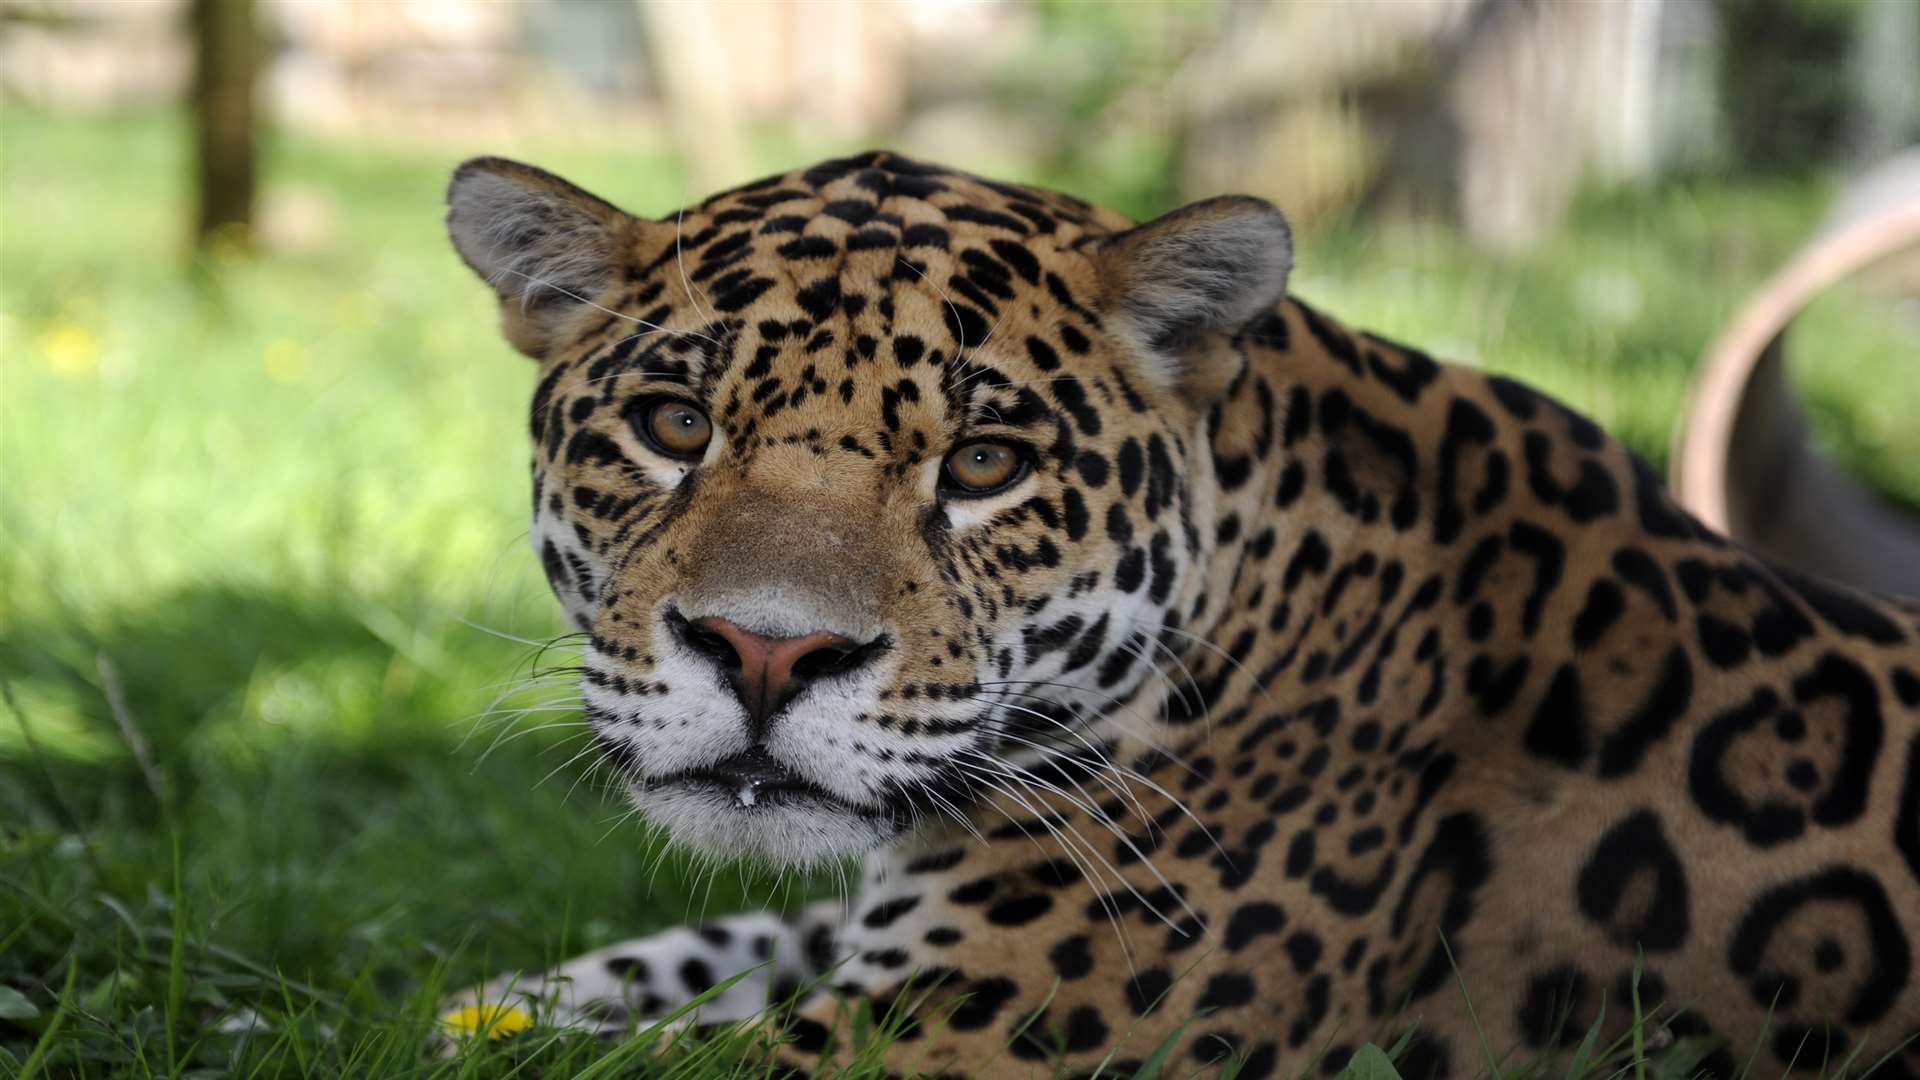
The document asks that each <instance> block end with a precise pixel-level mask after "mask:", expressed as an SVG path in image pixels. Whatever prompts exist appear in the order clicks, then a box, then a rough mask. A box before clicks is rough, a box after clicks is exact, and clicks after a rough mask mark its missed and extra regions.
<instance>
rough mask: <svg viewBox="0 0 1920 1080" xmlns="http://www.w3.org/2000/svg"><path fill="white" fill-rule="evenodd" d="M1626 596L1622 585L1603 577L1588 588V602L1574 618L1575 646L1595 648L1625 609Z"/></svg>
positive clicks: (1577, 647) (1584, 648)
mask: <svg viewBox="0 0 1920 1080" xmlns="http://www.w3.org/2000/svg"><path fill="white" fill-rule="evenodd" d="M1625 600H1626V597H1625V596H1624V595H1623V594H1622V593H1621V592H1620V586H1618V585H1615V584H1614V583H1613V582H1611V581H1608V580H1607V579H1606V578H1601V579H1599V580H1598V581H1595V582H1594V583H1593V584H1592V586H1590V587H1589V588H1588V589H1587V602H1586V605H1585V606H1584V607H1582V608H1581V609H1580V613H1579V614H1578V615H1576V616H1574V619H1573V647H1574V648H1576V649H1580V650H1582V651H1584V650H1587V649H1591V648H1593V647H1594V646H1595V645H1596V644H1598V643H1599V641H1600V637H1601V635H1603V634H1605V633H1606V632H1607V630H1608V628H1609V627H1611V626H1612V625H1613V624H1614V622H1615V621H1616V620H1618V619H1619V618H1620V613H1621V612H1622V611H1623V610H1625V607H1626V603H1625Z"/></svg>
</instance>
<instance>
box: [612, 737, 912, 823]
mask: <svg viewBox="0 0 1920 1080" xmlns="http://www.w3.org/2000/svg"><path fill="white" fill-rule="evenodd" d="M670 786H671V787H681V788H694V789H704V790H706V791H708V792H711V793H715V794H718V795H721V796H731V800H732V806H733V808H734V809H738V810H764V809H769V808H772V807H777V806H816V807H821V808H831V809H834V810H839V811H842V812H844V813H849V814H863V815H872V814H874V813H875V811H873V810H871V809H867V808H863V807H859V806H855V805H854V804H852V803H849V802H847V801H846V800H844V799H841V798H839V797H837V796H835V795H834V794H833V793H832V792H830V791H828V790H826V789H825V788H823V787H821V786H820V785H818V784H815V783H813V782H812V781H810V780H808V779H807V778H806V777H803V776H801V775H800V774H799V773H797V772H795V771H793V770H792V769H790V768H788V767H787V766H786V765H784V764H782V763H780V762H779V761H778V760H776V759H775V758H774V756H773V755H772V754H769V753H767V752H766V750H764V749H762V748H760V747H754V748H753V749H751V750H746V751H743V752H741V753H738V754H734V755H732V756H731V757H726V758H722V759H720V760H719V761H716V762H714V763H713V764H711V765H704V766H701V767H700V768H697V769H689V770H687V771H686V772H682V773H676V774H674V775H672V776H667V777H663V778H660V779H654V780H649V781H648V782H647V787H648V788H651V789H660V788H665V787H670Z"/></svg>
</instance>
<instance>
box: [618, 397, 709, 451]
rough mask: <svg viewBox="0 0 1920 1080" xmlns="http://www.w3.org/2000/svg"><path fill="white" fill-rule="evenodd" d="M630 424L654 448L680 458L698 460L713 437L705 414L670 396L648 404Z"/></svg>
mask: <svg viewBox="0 0 1920 1080" xmlns="http://www.w3.org/2000/svg"><path fill="white" fill-rule="evenodd" d="M634 426H635V427H636V428H638V429H639V430H640V435H641V437H643V438H644V439H646V441H647V443H648V444H649V445H651V446H652V447H653V448H654V449H655V450H658V451H659V452H661V453H662V454H665V455H666V456H668V457H670V458H677V459H679V460H681V461H698V460H700V456H701V455H702V454H704V453H705V452H706V449H707V441H708V440H709V439H711V438H713V422H712V421H710V420H708V419H707V414H706V413H703V412H701V411H700V410H699V409H696V408H694V407H693V406H691V405H689V404H687V403H686V402H684V401H674V400H671V399H668V400H665V401H658V402H655V403H653V404H652V405H648V406H647V407H646V408H645V410H644V411H643V412H642V413H641V414H640V423H638V424H635V425H634Z"/></svg>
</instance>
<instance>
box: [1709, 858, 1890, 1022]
mask: <svg viewBox="0 0 1920 1080" xmlns="http://www.w3.org/2000/svg"><path fill="white" fill-rule="evenodd" d="M1822 903H1837V904H1846V905H1849V906H1851V907H1853V908H1854V909H1855V910H1856V911H1857V912H1858V914H1859V917H1860V925H1861V926H1862V927H1863V929H1864V930H1865V931H1866V934H1867V938H1868V940H1867V941H1866V942H1865V945H1866V948H1865V949H1864V950H1862V953H1861V955H1862V956H1864V957H1867V958H1868V959H1869V967H1868V970H1867V971H1866V972H1865V973H1864V974H1863V976H1862V978H1861V981H1860V983H1859V985H1858V986H1856V987H1855V988H1854V990H1853V994H1852V996H1851V998H1850V999H1849V1000H1848V1001H1847V1002H1846V1012H1845V1014H1844V1019H1845V1020H1846V1022H1847V1023H1849V1024H1871V1023H1873V1022H1875V1021H1877V1020H1879V1019H1880V1018H1881V1017H1883V1016H1885V1015H1886V1013H1887V1010H1888V1009H1890V1008H1892V1007H1893V1003H1894V1002H1895V1000H1897V999H1898V998H1899V996H1900V993H1901V991H1903V990H1905V989H1906V986H1907V981H1908V978H1909V977H1910V976H1911V974H1912V963H1913V961H1912V953H1911V952H1909V951H1908V950H1909V945H1908V942H1907V936H1906V934H1905V933H1904V932H1903V931H1902V930H1901V929H1900V921H1899V919H1897V918H1896V917H1895V916H1894V912H1893V906H1892V905H1891V904H1889V903H1888V902H1887V893H1886V890H1885V889H1884V888H1882V887H1881V885H1880V882H1879V881H1878V880H1876V879H1875V878H1874V877H1873V876H1872V875H1870V874H1868V873H1866V872H1865V871H1862V870H1858V869H1855V868H1853V867H1849V866H1832V867H1828V868H1827V869H1825V870H1822V871H1820V872H1819V873H1816V874H1812V875H1809V876H1807V877H1804V878H1799V879H1796V880H1793V881H1789V882H1787V883H1785V884H1783V885H1778V886H1775V887H1774V888H1772V889H1769V890H1767V891H1766V892H1764V893H1762V894H1761V895H1760V896H1759V897H1758V898H1757V899H1756V900H1755V901H1754V903H1753V906H1752V907H1750V908H1748V909H1747V913H1746V915H1745V916H1744V917H1743V918H1741V920H1740V924H1739V926H1738V928H1737V929H1736V930H1735V931H1734V934H1733V942H1732V944H1731V945H1730V946H1729V948H1728V951H1727V962H1728V964H1729V965H1730V966H1731V967H1732V968H1733V971H1734V973H1735V974H1736V975H1739V976H1740V977H1741V978H1743V979H1747V980H1749V983H1748V988H1749V990H1750V991H1751V992H1752V994H1753V998H1754V1002H1755V1003H1756V1004H1758V1005H1760V1006H1761V1007H1762V1008H1766V1007H1770V1006H1771V1005H1772V1003H1773V994H1774V993H1775V992H1776V991H1777V990H1779V989H1780V988H1781V986H1782V985H1784V982H1785V980H1787V979H1789V978H1791V976H1790V975H1789V974H1788V973H1786V972H1782V971H1779V970H1778V969H1775V968H1772V967H1769V966H1768V965H1767V959H1768V958H1767V952H1768V946H1769V945H1771V944H1772V942H1773V939H1774V936H1775V935H1776V934H1778V933H1780V932H1781V930H1782V929H1783V928H1784V927H1785V926H1786V924H1787V922H1788V921H1789V920H1790V919H1792V917H1793V916H1794V914H1795V913H1796V912H1798V911H1799V910H1800V909H1801V908H1803V907H1805V906H1807V905H1809V904H1822ZM1792 936H1797V935H1789V937H1792Z"/></svg>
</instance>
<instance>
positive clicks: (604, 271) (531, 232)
mask: <svg viewBox="0 0 1920 1080" xmlns="http://www.w3.org/2000/svg"><path fill="white" fill-rule="evenodd" d="M640 224H641V222H640V220H639V219H638V218H635V217H634V216H632V215H631V214H628V213H627V212H625V211H624V210H621V209H620V208H619V207H617V206H614V205H613V204H612V203H609V202H607V201H606V200H605V199H601V198H599V197H598V196H595V195H591V194H589V193H587V192H585V191H582V190H581V189H579V188H577V187H575V186H573V185H572V184H569V183H567V182H566V181H565V180H562V179H560V178H559V177H557V176H555V175H553V174H552V173H549V172H545V171H543V170H540V169H536V168H534V167H533V166H531V165H522V164H520V163H519V162H517V161H508V160H506V159H504V158H494V157H481V158H474V159H473V160H471V161H468V162H466V163H465V164H463V165H461V166H460V167H459V168H458V169H455V170H454V172H453V182H452V184H450V185H449V186H448V188H447V232H448V233H449V234H450V235H451V236H452V237H453V246H454V249H455V250H457V251H458V252H459V253H460V257H461V258H462V259H464V260H466V264H467V265H468V266H470V267H472V268H473V272H474V273H476V274H479V275H480V277H481V279H482V280H483V281H485V282H486V283H487V284H489V285H491V286H493V290H494V292H495V293H497V294H499V297H500V329H501V332H502V333H503V334H505V335H506V338H507V341H508V342H510V343H512V345H513V347H514V348H516V349H519V350H520V351H521V352H523V353H526V354H527V355H528V356H531V357H533V358H535V359H539V358H541V357H542V356H544V355H545V354H546V352H547V350H548V348H549V347H550V346H551V345H552V344H553V343H554V342H555V341H556V340H557V336H558V332H559V330H560V328H561V327H562V326H563V325H564V324H565V323H566V322H567V321H568V320H569V319H570V318H572V317H573V316H575V315H577V314H579V313H580V312H581V311H582V310H584V309H586V308H588V307H589V306H591V305H593V304H595V303H597V302H599V301H600V300H602V299H603V297H602V294H603V293H605V292H606V291H607V290H608V289H609V288H610V287H611V286H613V285H614V284H615V282H616V281H617V279H618V278H619V276H620V268H621V267H622V265H624V258H625V256H626V254H627V253H628V252H629V251H631V250H632V244H633V242H634V240H635V239H636V238H635V236H634V233H635V231H636V230H637V229H638V227H639V226H640Z"/></svg>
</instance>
